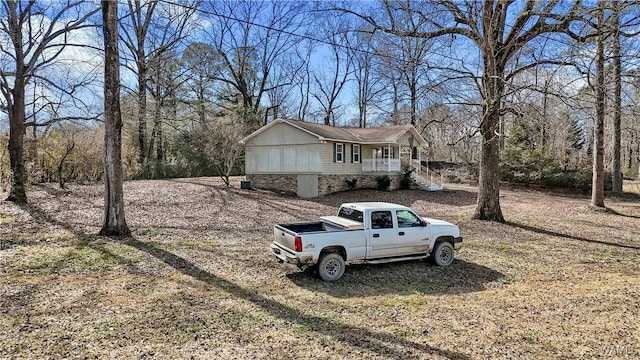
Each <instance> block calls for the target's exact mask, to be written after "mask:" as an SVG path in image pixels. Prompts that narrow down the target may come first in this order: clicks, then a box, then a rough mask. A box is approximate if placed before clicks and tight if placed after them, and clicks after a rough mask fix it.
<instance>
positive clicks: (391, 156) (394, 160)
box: [362, 144, 427, 173]
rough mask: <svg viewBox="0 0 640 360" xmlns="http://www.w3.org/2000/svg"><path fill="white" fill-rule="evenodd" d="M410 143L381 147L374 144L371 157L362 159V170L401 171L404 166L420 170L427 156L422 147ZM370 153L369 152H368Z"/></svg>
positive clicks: (368, 171) (365, 171)
mask: <svg viewBox="0 0 640 360" xmlns="http://www.w3.org/2000/svg"><path fill="white" fill-rule="evenodd" d="M416 150H417V152H416V153H415V154H414V148H412V147H411V146H409V145H405V146H403V145H401V144H386V145H383V146H380V147H374V146H372V147H371V148H370V151H371V157H370V158H367V157H364V158H363V159H362V172H363V173H371V172H378V173H379V172H389V173H399V172H402V171H403V167H410V168H412V169H413V170H414V171H416V172H419V171H420V164H421V162H422V160H426V159H427V157H426V156H425V154H423V150H422V149H421V148H417V149H416ZM367 155H368V154H367Z"/></svg>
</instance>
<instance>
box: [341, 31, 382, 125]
mask: <svg viewBox="0 0 640 360" xmlns="http://www.w3.org/2000/svg"><path fill="white" fill-rule="evenodd" d="M355 40H356V42H355V44H354V45H355V46H353V47H350V48H349V50H350V51H351V52H352V59H353V65H354V70H353V77H354V79H355V82H356V85H357V95H356V99H357V101H358V126H359V127H361V128H365V127H367V120H368V117H369V110H370V108H371V107H372V103H373V102H374V101H375V100H376V99H377V98H378V97H379V95H380V94H381V93H382V91H383V89H384V88H383V86H382V77H381V76H377V75H378V74H377V73H376V68H377V67H378V64H377V63H378V62H379V58H378V57H377V56H376V55H377V54H376V49H377V48H378V39H377V38H376V37H375V36H374V34H373V33H369V32H357V33H356V34H355Z"/></svg>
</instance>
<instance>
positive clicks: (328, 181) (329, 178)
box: [246, 173, 415, 196]
mask: <svg viewBox="0 0 640 360" xmlns="http://www.w3.org/2000/svg"><path fill="white" fill-rule="evenodd" d="M384 175H387V176H389V178H390V179H391V185H390V186H389V190H397V189H398V188H399V187H400V179H402V174H388V173H370V174H357V175H318V196H322V195H328V194H331V193H336V192H340V191H347V190H350V189H349V186H347V182H346V180H354V179H355V180H356V186H355V189H377V188H378V182H377V181H376V177H378V176H384ZM246 178H247V180H250V181H251V185H252V186H253V187H255V188H258V189H265V190H271V191H274V192H280V193H287V194H297V192H298V175H272V174H248V175H247V176H246ZM411 185H412V186H411V188H415V185H414V184H413V183H412V184H411Z"/></svg>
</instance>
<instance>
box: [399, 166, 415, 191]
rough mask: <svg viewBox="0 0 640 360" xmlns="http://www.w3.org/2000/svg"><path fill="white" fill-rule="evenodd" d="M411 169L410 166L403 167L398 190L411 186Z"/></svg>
mask: <svg viewBox="0 0 640 360" xmlns="http://www.w3.org/2000/svg"><path fill="white" fill-rule="evenodd" d="M412 172H413V169H412V168H410V167H405V168H404V170H403V172H402V178H401V179H400V184H399V188H400V190H408V189H410V188H411V173H412Z"/></svg>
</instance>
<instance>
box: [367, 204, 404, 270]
mask: <svg viewBox="0 0 640 360" xmlns="http://www.w3.org/2000/svg"><path fill="white" fill-rule="evenodd" d="M369 216H370V217H371V218H370V219H369V220H370V222H369V224H370V228H369V238H368V241H369V243H368V246H367V258H369V259H373V258H380V257H387V256H395V255H396V253H397V246H398V232H397V231H396V229H395V227H394V226H393V217H392V214H391V211H387V210H384V211H372V212H371V214H370V215H369Z"/></svg>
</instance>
